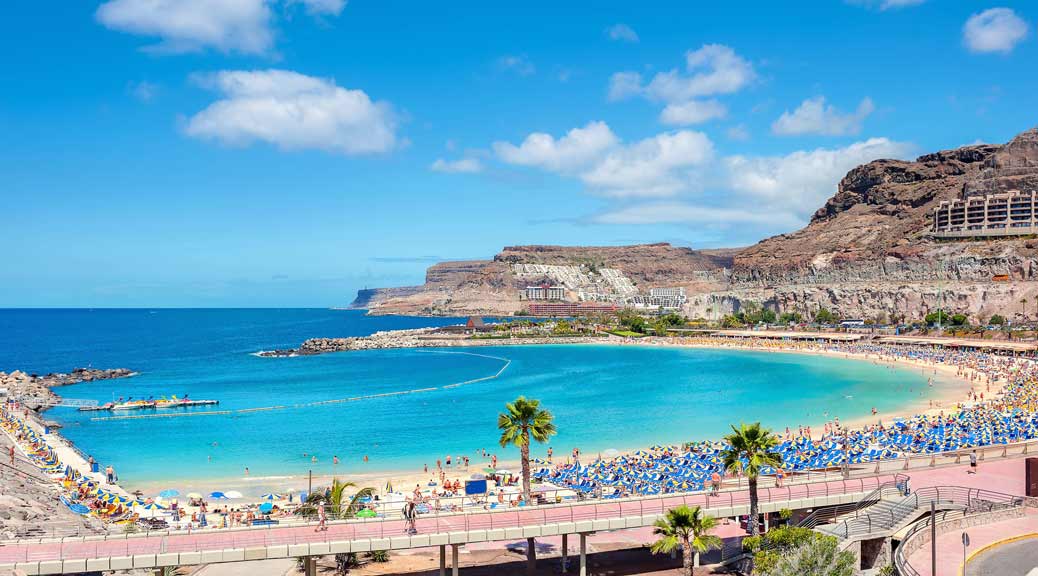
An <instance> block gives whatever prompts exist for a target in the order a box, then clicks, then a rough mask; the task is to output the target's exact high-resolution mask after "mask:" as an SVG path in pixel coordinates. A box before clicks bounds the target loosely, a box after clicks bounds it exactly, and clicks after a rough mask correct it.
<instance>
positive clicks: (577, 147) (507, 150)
mask: <svg viewBox="0 0 1038 576" xmlns="http://www.w3.org/2000/svg"><path fill="white" fill-rule="evenodd" d="M617 142H618V139H617V137H616V135H615V134H613V131H612V130H610V129H609V126H608V125H607V124H606V123H605V122H589V123H588V124H587V126H584V127H583V128H574V129H572V130H570V131H569V132H567V133H566V135H565V136H563V137H561V138H559V139H558V140H556V139H555V138H554V137H553V136H552V135H551V134H545V133H544V132H534V133H532V134H530V135H529V136H527V137H526V138H525V139H524V140H523V142H522V143H521V144H520V145H519V146H516V145H514V144H511V143H509V142H494V144H493V148H494V152H495V153H496V154H497V156H498V157H499V158H500V159H501V160H503V161H505V162H507V163H509V164H519V165H522V166H537V167H540V168H544V169H546V170H551V171H554V172H569V171H573V170H577V169H579V168H581V167H584V166H586V165H587V164H588V163H590V162H592V161H593V160H595V159H596V158H599V157H600V156H601V155H602V153H603V152H605V151H606V150H608V149H610V148H612V147H613V146H615V145H616V144H617Z"/></svg>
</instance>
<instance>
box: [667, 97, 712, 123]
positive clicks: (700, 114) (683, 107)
mask: <svg viewBox="0 0 1038 576" xmlns="http://www.w3.org/2000/svg"><path fill="white" fill-rule="evenodd" d="M727 113H728V109H727V108H725V106H724V104H721V103H720V102H718V101H717V100H689V101H688V102H681V103H676V104H667V107H666V108H664V109H663V112H660V122H662V123H664V124H669V125H671V126H688V125H691V124H701V123H703V122H706V121H708V120H713V119H714V118H724V116H725V114H727Z"/></svg>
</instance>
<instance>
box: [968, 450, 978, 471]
mask: <svg viewBox="0 0 1038 576" xmlns="http://www.w3.org/2000/svg"><path fill="white" fill-rule="evenodd" d="M966 473H967V474H976V473H977V451H976V450H973V451H972V452H970V468H969V470H967V471H966Z"/></svg>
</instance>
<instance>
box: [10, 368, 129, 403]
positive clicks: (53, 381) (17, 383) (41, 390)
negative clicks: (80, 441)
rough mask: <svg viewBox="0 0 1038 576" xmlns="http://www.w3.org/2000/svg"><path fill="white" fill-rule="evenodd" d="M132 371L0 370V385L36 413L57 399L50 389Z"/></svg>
mask: <svg viewBox="0 0 1038 576" xmlns="http://www.w3.org/2000/svg"><path fill="white" fill-rule="evenodd" d="M134 374H136V372H133V371H132V370H127V369H126V368H112V369H98V368H76V369H74V370H72V371H71V372H68V373H64V372H54V373H51V374H45V375H43V376H38V375H36V374H26V373H25V372H22V371H21V370H15V371H13V372H11V373H6V372H0V388H2V389H4V390H6V393H7V396H8V397H9V398H13V399H15V400H17V401H18V402H20V403H21V404H22V405H23V406H25V407H27V408H29V409H30V410H35V411H37V412H38V411H41V410H45V409H47V408H48V407H50V406H54V405H56V404H57V403H58V402H60V399H59V398H58V395H57V394H55V393H54V392H53V391H52V390H51V388H57V387H59V386H70V385H72V384H79V383H80V382H93V381H94V380H109V379H112V378H127V377H129V376H133V375H134Z"/></svg>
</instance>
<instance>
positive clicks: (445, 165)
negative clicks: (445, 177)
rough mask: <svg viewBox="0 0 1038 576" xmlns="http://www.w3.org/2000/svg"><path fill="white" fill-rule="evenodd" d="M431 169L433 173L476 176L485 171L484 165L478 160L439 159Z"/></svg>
mask: <svg viewBox="0 0 1038 576" xmlns="http://www.w3.org/2000/svg"><path fill="white" fill-rule="evenodd" d="M429 169H430V170H432V171H433V172H443V173H446V174H474V173H476V172H482V171H483V164H482V163H481V162H480V161H479V159H478V158H461V159H459V160H444V159H443V158H437V159H436V161H435V162H433V163H432V164H431V165H430V166H429Z"/></svg>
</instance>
